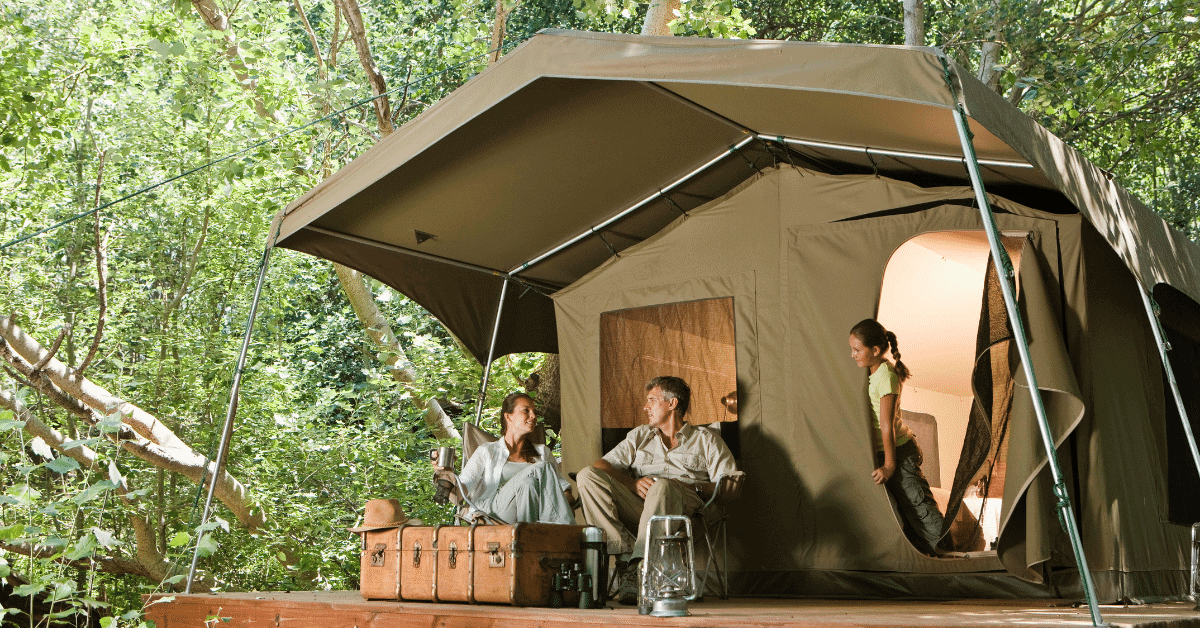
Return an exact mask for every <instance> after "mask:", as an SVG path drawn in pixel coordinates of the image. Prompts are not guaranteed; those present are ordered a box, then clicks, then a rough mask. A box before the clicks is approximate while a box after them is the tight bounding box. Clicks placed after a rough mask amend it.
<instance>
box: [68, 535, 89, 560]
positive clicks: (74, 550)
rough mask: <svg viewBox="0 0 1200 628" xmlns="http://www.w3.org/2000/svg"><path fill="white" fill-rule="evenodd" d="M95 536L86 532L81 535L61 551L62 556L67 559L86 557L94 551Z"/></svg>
mask: <svg viewBox="0 0 1200 628" xmlns="http://www.w3.org/2000/svg"><path fill="white" fill-rule="evenodd" d="M97 545H98V544H97V542H96V537H95V536H93V535H91V534H86V535H84V536H83V537H81V538H80V539H79V540H78V541H75V544H74V545H72V546H71V548H70V549H69V550H67V551H66V552H64V553H63V557H64V558H66V559H67V560H79V559H81V558H87V557H88V556H91V555H92V554H93V553H94V552H95V551H96V546H97Z"/></svg>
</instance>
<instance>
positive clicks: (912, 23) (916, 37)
mask: <svg viewBox="0 0 1200 628" xmlns="http://www.w3.org/2000/svg"><path fill="white" fill-rule="evenodd" d="M904 45H905V46H924V45H925V0H904Z"/></svg>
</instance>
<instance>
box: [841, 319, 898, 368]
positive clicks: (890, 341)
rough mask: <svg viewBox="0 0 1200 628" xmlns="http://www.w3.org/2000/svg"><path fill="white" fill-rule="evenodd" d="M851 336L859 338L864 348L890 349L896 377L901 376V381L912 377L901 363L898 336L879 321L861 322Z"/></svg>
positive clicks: (882, 350) (881, 350)
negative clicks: (894, 361)
mask: <svg viewBox="0 0 1200 628" xmlns="http://www.w3.org/2000/svg"><path fill="white" fill-rule="evenodd" d="M850 335H851V336H854V337H855V338H858V341H859V342H861V343H863V346H864V347H879V350H880V352H884V351H888V350H889V348H890V350H891V352H892V358H894V359H895V360H896V375H898V376H900V381H905V380H907V379H908V376H909V375H911V373H910V372H909V370H908V367H907V366H904V363H903V362H901V361H900V347H899V346H898V345H897V344H896V334H893V333H892V332H890V331H888V330H886V329H884V328H883V325H880V324H879V321H877V320H875V319H873V318H868V319H864V320H861V321H859V322H858V324H857V325H855V326H854V327H852V328H851V329H850Z"/></svg>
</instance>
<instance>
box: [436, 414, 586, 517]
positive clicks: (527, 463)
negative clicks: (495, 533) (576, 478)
mask: <svg viewBox="0 0 1200 628" xmlns="http://www.w3.org/2000/svg"><path fill="white" fill-rule="evenodd" d="M500 416H501V420H500V435H501V438H500V440H497V441H495V442H491V443H484V444H483V445H480V446H479V448H478V449H476V450H475V453H474V454H473V455H472V456H471V458H470V460H468V461H467V462H466V464H465V465H463V470H462V473H461V474H459V477H458V479H459V482H460V485H459V490H461V491H464V492H465V493H466V494H467V497H468V498H469V499H470V503H471V504H473V505H474V508H472V509H471V510H470V512H468V513H467V518H474V517H476V516H478V515H480V514H484V515H488V516H492V517H495V518H498V519H500V520H503V521H505V522H507V523H518V522H523V523H531V522H540V523H563V524H573V523H575V513H574V512H573V511H572V509H571V502H573V501H574V495H573V494H572V492H571V483H570V482H568V481H567V480H566V479H564V478H563V477H562V472H561V471H560V470H559V468H558V462H557V461H556V460H555V459H554V456H553V455H552V454H551V453H550V448H549V447H547V446H545V445H542V444H534V443H533V442H532V440H530V434H531V433H532V432H533V429H534V427H536V426H537V413H536V412H534V409H533V399H532V398H531V397H530V396H529V395H526V394H525V393H512V394H510V395H508V396H507V397H505V398H504V404H503V406H502V408H501V412H500ZM439 471H440V469H439Z"/></svg>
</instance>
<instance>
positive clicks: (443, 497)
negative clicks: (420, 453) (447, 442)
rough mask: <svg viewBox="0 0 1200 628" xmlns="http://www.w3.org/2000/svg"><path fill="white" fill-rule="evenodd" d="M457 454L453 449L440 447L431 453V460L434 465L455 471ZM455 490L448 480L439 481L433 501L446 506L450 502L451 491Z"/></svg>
mask: <svg viewBox="0 0 1200 628" xmlns="http://www.w3.org/2000/svg"><path fill="white" fill-rule="evenodd" d="M454 458H455V452H454V448H453V447H438V448H437V449H433V450H431V451H430V452H429V460H430V461H431V462H433V464H435V465H437V466H439V467H441V468H443V469H449V470H450V471H454ZM452 490H454V484H452V483H451V482H449V481H448V480H438V481H437V492H436V493H434V494H433V501H434V503H437V504H445V503H446V502H449V501H450V491H452Z"/></svg>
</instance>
